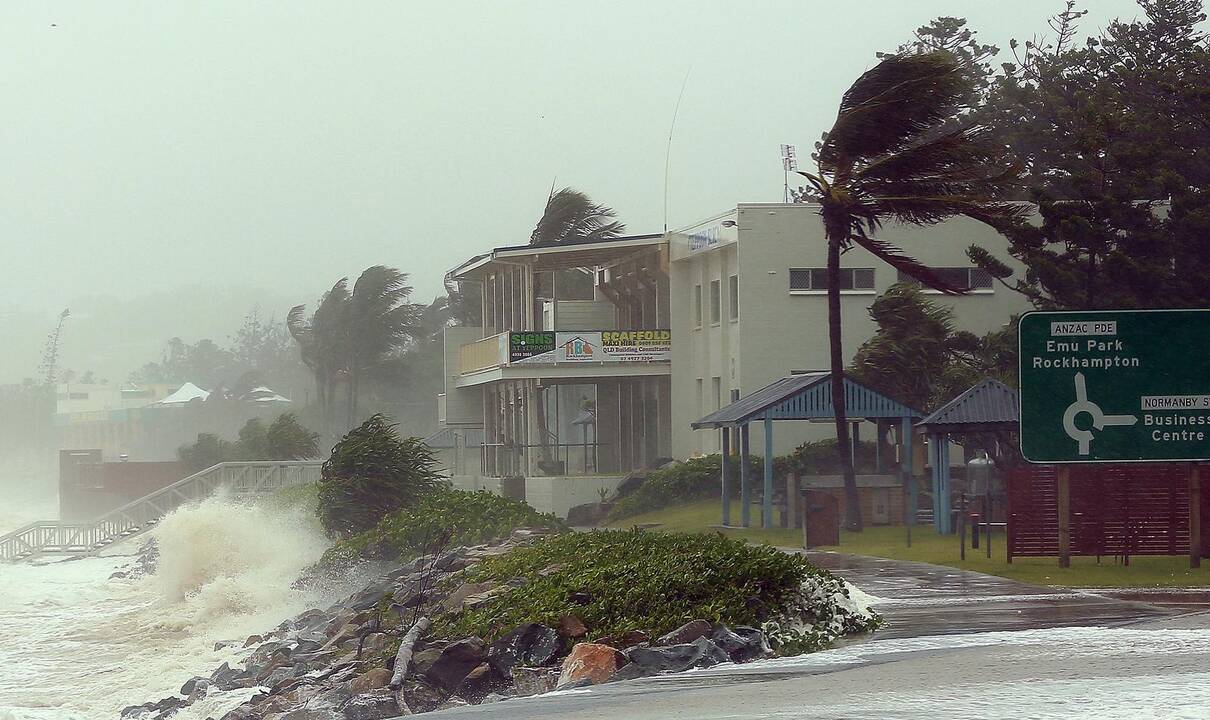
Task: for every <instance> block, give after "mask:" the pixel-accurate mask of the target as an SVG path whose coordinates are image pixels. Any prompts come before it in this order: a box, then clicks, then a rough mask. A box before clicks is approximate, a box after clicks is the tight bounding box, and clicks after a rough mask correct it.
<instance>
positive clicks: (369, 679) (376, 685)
mask: <svg viewBox="0 0 1210 720" xmlns="http://www.w3.org/2000/svg"><path fill="white" fill-rule="evenodd" d="M389 682H391V671H390V670H387V669H386V668H373V669H372V670H368V671H366V672H364V673H362V674H361V675H358V676H357V677H356V678H354V679H353V684H352V685H351V686H350V687H349V690H350V691H351V692H352V693H353V694H354V695H360V694H361V693H366V692H370V691H371V690H378V689H380V688H384V687H386V686H387V684H388V683H389Z"/></svg>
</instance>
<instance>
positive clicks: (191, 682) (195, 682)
mask: <svg viewBox="0 0 1210 720" xmlns="http://www.w3.org/2000/svg"><path fill="white" fill-rule="evenodd" d="M209 686H210V681H209V680H207V679H206V678H204V677H199V676H194V677H191V678H189V679H188V680H186V681H185V684H184V685H182V686H181V694H182V695H185V696H189V695H192V694H193V691H194V690H197V689H199V688H200V689H202V690H205V689H206V688H207V687H209Z"/></svg>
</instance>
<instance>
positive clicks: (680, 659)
mask: <svg viewBox="0 0 1210 720" xmlns="http://www.w3.org/2000/svg"><path fill="white" fill-rule="evenodd" d="M626 656H627V657H628V658H629V659H630V662H631V663H633V664H634V665H636V666H637V668H636V670H635V671H637V670H642V671H643V672H644V674H648V675H654V674H656V673H663V672H682V671H684V670H688V669H689V668H695V667H710V666H712V665H718V664H719V663H723V662H727V661H728V660H730V658H729V657H728V656H727V653H725V652H723V651H722V649H720V648H719V647H718V646H717V645H715V644H714V643H713V642H711V641H710V640H708V639H706V638H698V639H697V640H695V641H693V642H692V643H685V644H680V645H669V646H667V647H650V648H645V647H635V648H630V649H629V650H627V651H626ZM632 672H634V671H632Z"/></svg>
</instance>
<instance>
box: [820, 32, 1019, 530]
mask: <svg viewBox="0 0 1210 720" xmlns="http://www.w3.org/2000/svg"><path fill="white" fill-rule="evenodd" d="M969 82H970V80H969V78H968V77H967V75H966V74H965V73H964V72H963V70H962V68H961V66H960V64H959V63H958V61H957V60H956V59H955V58H954V56H953V55H951V54H949V53H946V52H941V51H937V52H929V53H923V54H903V55H891V56H888V57H886V58H884V59H883V60H882V61H881V62H879V63H878V65H876V66H875V67H874V68H873V69H871V70H869V71H868V72H866V73H865V74H864V75H862V76H861V77H860V78H858V79H857V82H855V83H853V86H852V87H850V88H849V90H848V91H847V92H846V93H845V94H844V97H843V98H842V99H841V102H840V112H839V113H838V115H837V118H836V123H835V124H834V125H833V126H832V129H831V130H830V131H829V132H828V134H827V135H826V136H825V138H824V140H823V142H822V143H821V144H820V145H819V146H818V152H817V153H816V155H815V159H816V161H817V163H818V172H817V173H814V174H813V173H807V172H802V173H800V174H801V175H803V176H804V177H806V178H807V180H808V181H809V182H810V183H811V186H812V188H813V191H811V192H809V193H808V194H807V198H806V199H808V200H810V201H815V202H818V203H819V204H820V210H819V214H820V216H821V218H822V219H823V225H824V237H825V239H826V240H827V258H828V259H827V270H828V340H829V345H830V348H829V349H830V355H831V358H830V359H831V370H832V401H833V405H834V406H835V410H836V438H837V441H838V442H837V444H838V449H839V452H840V460H841V466H842V468H843V469H844V485H845V508H846V509H845V526H846V528H848V529H849V530H854V531H860V530H861V528H862V518H861V509H860V506H859V504H858V496H857V481H856V477H855V475H854V472H853V462H852V456H851V455H850V438H849V427H848V418H847V416H846V408H845V400H844V390H843V389H844V355H843V353H842V350H841V329H840V254H841V253H842V252H845V251H847V250H849V249H851V248H852V247H853V246H854V245H859V246H861V247H863V248H865V249H866V250H868V251H869V252H870V253H871V254H872V255H874V256H875V257H877V258H879V259H881V260H883V261H884V262H886V263H888V264H889V265H891V266H892V267H894V268H895V269H897V270H901V271H903V272H904V273H906V274H908V275H910V276H912V277H913V278H916V279H917V280H919V281H920V282H921V283H923V284H924V285H926V286H928V287H930V288H933V289H936V290H940V291H941V292H944V293H946V294H960V293H962V292H964V288H959V287H954V286H952V285H951V284H949V283H948V282H946V280H945V279H944V278H942V277H941V276H939V275H938V274H937V273H935V272H933V271H932V270H931V269H929V268H928V267H927V266H925V265H923V264H921V263H920V262H918V261H916V260H915V259H913V258H911V257H909V256H907V255H906V254H905V253H904V252H903V251H902V250H900V249H899V248H897V247H896V246H894V245H893V244H891V243H889V242H887V241H885V240H881V239H879V238H877V237H875V234H876V233H877V231H878V229H879V228H880V227H881V225H882V223H883V222H885V221H887V220H891V221H894V222H899V223H908V224H912V225H932V224H934V223H938V222H941V221H943V220H946V219H948V218H951V217H954V216H956V215H965V216H967V217H971V218H974V219H976V220H979V221H982V222H985V223H987V224H989V225H991V226H993V227H997V228H1001V227H1004V226H1006V225H1007V224H1011V223H1013V222H1016V221H1018V220H1020V218H1021V209H1020V208H1019V207H1018V206H1016V205H1013V204H1011V203H1008V202H1004V201H1002V200H1000V199H999V198H1001V197H1003V195H1004V191H1005V190H1006V189H1007V188H1009V187H1011V186H1012V185H1014V184H1015V182H1016V180H1017V177H1018V170H1017V168H1016V166H1015V165H1011V164H1008V163H1006V162H1005V158H1004V157H1003V151H1002V149H1001V148H997V147H995V146H994V145H993V144H992V143H990V142H989V140H988V132H987V129H986V128H983V127H979V126H973V125H970V124H960V125H959V126H958V128H957V129H951V128H952V125H947V122H952V121H953V120H954V119H955V118H961V115H962V111H963V110H964V108H963V106H962V101H963V98H965V97H968V96H969V95H968V93H969V90H970V88H969Z"/></svg>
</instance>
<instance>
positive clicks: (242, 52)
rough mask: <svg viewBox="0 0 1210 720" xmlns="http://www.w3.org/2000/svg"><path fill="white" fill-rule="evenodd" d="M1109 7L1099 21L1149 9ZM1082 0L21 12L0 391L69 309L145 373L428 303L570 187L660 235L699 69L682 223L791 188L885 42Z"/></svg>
mask: <svg viewBox="0 0 1210 720" xmlns="http://www.w3.org/2000/svg"><path fill="white" fill-rule="evenodd" d="M1083 4H1084V5H1087V6H1091V7H1090V9H1091V11H1092V12H1091V14H1090V15H1089V16H1088V17H1086V18H1085V19H1084V20H1083V22H1082V28H1081V29H1082V31H1083V32H1084V33H1085V34H1087V33H1090V32H1094V31H1095V30H1096V29H1098V28H1100V27H1102V26H1104V25H1105V24H1106V23H1107V22H1108V20H1109V19H1111V18H1113V17H1118V16H1126V17H1133V16H1135V15H1136V14H1138V10H1137V7H1136V6H1135V4H1134V3H1133V2H1131V1H1130V0H1095V1H1093V0H1088V1H1086V2H1085V3H1083ZM1061 5H1062V2H1061V0H1017V1H1015V2H1009V1H1005V0H961V1H960V0H911V1H906V0H864V1H863V2H850V3H835V2H823V1H821V0H799V1H798V2H788V1H787V2H776V1H773V0H767V1H748V0H745V1H744V2H739V1H736V2H707V1H703V0H695V1H692V2H691V1H682V0H677V1H668V2H664V1H662V0H627V1H625V2H622V1H613V2H595V3H583V2H574V1H572V0H561V1H559V2H475V3H470V2H451V1H449V0H441V1H439V2H438V1H431V2H416V1H404V0H395V1H393V2H355V3H347V2H322V3H321V2H244V1H240V2H215V1H213V0H210V1H207V2H170V1H168V0H149V1H147V2H100V1H86V2H62V1H54V0H36V1H33V2H15V1H14V0H6V2H4V3H3V4H0V48H2V49H3V50H2V51H0V52H3V56H4V57H3V62H2V63H0V118H3V121H2V122H3V132H0V167H2V168H3V171H0V242H2V243H3V244H2V247H3V262H2V266H3V270H4V282H3V285H2V286H0V337H4V338H6V345H7V346H8V347H9V352H7V353H4V354H2V355H0V382H8V381H13V380H17V379H20V377H22V376H24V375H30V374H33V367H31V366H32V365H36V362H37V357H38V354H39V353H40V346H41V341H42V338H43V337H45V334H46V332H47V331H48V330H49V328H50V327H51V326H52V324H53V318H54V316H55V314H56V313H57V312H58V311H59V310H61V309H62V308H63V307H65V306H71V307H72V309H73V313H75V314H76V319H75V325H74V326H73V328H72V331H71V332H70V333H69V334H68V338H67V341H66V345H65V348H66V350H65V354H66V357H65V360H64V362H65V364H66V365H67V366H69V367H73V368H75V369H76V370H78V371H82V370H85V369H88V368H89V367H93V368H94V369H97V370H99V371H101V372H102V373H103V374H107V375H110V376H117V377H113V379H122V378H123V377H124V373H125V370H123V368H124V367H125V365H128V364H129V363H130V362H132V360H131V358H133V357H139V358H141V359H153V357H154V353H155V348H156V347H158V343H160V342H162V340H164V339H166V338H167V337H170V336H172V335H179V336H182V337H184V338H186V339H188V340H194V339H197V338H198V337H202V336H211V337H216V339H221V338H222V336H225V335H226V334H227V333H230V332H232V331H234V329H235V328H236V327H237V326H238V324H239V321H240V319H241V318H240V317H239V316H240V315H241V314H242V310H239V309H238V308H250V307H251V306H252V304H254V303H260V304H261V305H262V306H263V307H264V308H265V309H266V310H267V311H270V312H273V313H274V314H277V313H280V312H281V311H283V310H284V308H285V307H286V306H288V304H290V303H293V302H309V301H313V300H314V299H315V297H316V296H317V295H318V294H319V293H320V292H321V291H322V290H323V289H324V288H325V287H328V286H330V285H331V284H332V282H333V281H334V280H336V279H337V278H338V277H340V276H342V275H355V274H356V273H357V272H359V271H360V270H361V269H363V268H364V267H366V266H368V265H372V264H377V263H383V264H388V265H394V266H397V267H399V268H401V269H403V270H405V271H407V272H410V273H412V275H413V279H414V284H415V287H416V289H417V297H418V299H424V300H427V299H429V298H431V297H432V296H434V295H435V294H437V293H438V292H440V290H441V285H440V281H441V276H442V274H443V273H444V271H445V270H446V269H448V268H450V267H452V266H454V265H456V264H457V263H458V262H460V261H461V260H463V259H465V258H466V257H467V256H469V255H472V254H474V253H477V252H481V251H482V250H484V249H486V248H488V247H490V246H493V245H500V244H515V243H522V242H525V241H526V240H527V239H528V237H529V233H530V231H531V229H532V228H533V225H534V222H535V221H536V219H537V216H538V215H539V214H540V212H541V209H542V204H543V201H544V200H545V196H546V193H547V192H548V190H549V189H550V186H551V183H552V180H554V179H555V178H557V182H558V184H560V185H564V184H570V185H573V186H575V187H578V188H580V189H583V190H585V191H587V192H588V193H589V194H591V195H592V197H593V198H594V199H596V200H598V201H599V202H603V203H606V204H609V205H611V206H613V207H614V208H616V209H617V210H618V212H619V215H620V216H621V218H622V219H623V220H624V221H625V222H626V223H627V224H628V226H629V229H630V230H631V231H633V232H650V231H658V230H659V229H661V228H662V227H663V223H664V214H663V202H664V187H663V184H664V150H665V142H666V138H667V133H668V127H669V122H670V120H671V117H672V112H673V107H674V105H675V102H676V97H677V93H678V91H679V89H680V86H681V82H682V80H683V78H684V77H685V74H686V72H689V80H688V85H687V87H686V90H685V94H684V100H683V102H682V105H681V110H680V116H679V119H678V121H677V126H676V134H675V138H674V140H673V144H672V153H671V163H672V165H671V168H672V169H671V183H670V193H669V195H670V211H669V217H668V221H669V224H670V225H671V226H674V227H675V226H678V225H685V224H688V223H690V222H693V221H696V220H699V219H702V218H704V217H706V216H709V215H711V214H713V213H716V212H719V211H722V210H724V209H726V208H727V207H729V206H733V205H734V204H735V203H736V202H741V201H761V200H765V201H769V200H774V201H775V200H779V199H780V198H781V193H782V173H781V169H780V160H779V157H778V150H777V147H778V144H779V143H783V142H789V143H795V144H797V145H798V146H799V148H800V153H801V154H802V155H803V156H805V155H806V154H808V153H809V150H810V147H811V145H812V143H813V142H814V140H815V139H816V138H817V137H818V136H819V134H820V133H821V132H822V131H823V130H824V129H826V128H827V127H828V126H829V125H830V124H831V120H832V118H833V117H834V113H835V107H836V104H837V101H838V99H839V97H840V94H841V93H842V92H843V91H844V89H845V88H846V87H847V86H848V85H849V84H850V83H851V82H852V81H853V80H854V79H855V78H856V77H857V75H859V74H860V73H861V72H862V71H863V70H865V69H867V68H868V67H869V66H870V65H872V64H873V62H874V61H875V60H874V53H875V51H878V50H889V49H893V48H894V47H895V46H897V45H898V44H899V43H900V42H903V41H905V40H906V39H908V38H909V37H910V35H911V32H912V30H913V29H914V28H916V27H917V26H919V25H921V24H923V23H925V22H927V21H928V20H929V19H930V18H933V17H936V16H938V15H958V16H962V17H966V18H968V19H969V20H970V23H971V26H972V27H974V28H975V29H977V30H978V31H979V33H980V38H981V39H982V40H984V41H986V42H994V43H997V44H999V45H1000V46H1001V47H1007V43H1008V40H1009V38H1011V37H1018V38H1025V37H1028V36H1032V35H1034V34H1037V33H1040V32H1042V31H1044V30H1046V17H1047V16H1048V15H1050V14H1052V13H1054V12H1056V11H1057V10H1059V9H1061ZM199 287H201V288H209V289H210V291H209V292H201V293H196V292H191V293H186V292H184V289H186V288H192V289H197V288H199ZM105 308H108V310H106V309H105ZM114 308H117V309H116V310H115V309H114ZM105 313H109V315H107V316H106V317H105V318H100V316H101V315H105ZM144 315H146V317H144ZM153 315H154V318H153V317H152V316H153ZM232 315H234V316H232ZM90 322H92V323H93V325H92V326H91V327H90V326H89V323H90ZM73 333H74V335H73ZM104 345H108V347H102V346H104ZM120 348H123V349H120ZM149 352H150V353H152V354H153V355H152V357H147V355H148V353H149ZM139 353H141V355H140V354H139Z"/></svg>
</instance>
